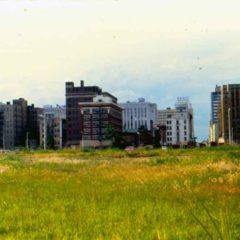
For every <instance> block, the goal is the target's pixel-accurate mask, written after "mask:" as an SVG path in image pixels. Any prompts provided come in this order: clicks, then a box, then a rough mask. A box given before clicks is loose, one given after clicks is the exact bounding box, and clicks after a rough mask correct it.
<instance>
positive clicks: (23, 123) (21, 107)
mask: <svg viewBox="0 0 240 240" xmlns="http://www.w3.org/2000/svg"><path fill="white" fill-rule="evenodd" d="M27 106H28V103H27V101H26V100H25V99H23V98H19V99H15V100H13V107H14V118H15V146H25V140H26V129H27Z"/></svg>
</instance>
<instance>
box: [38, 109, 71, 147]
mask: <svg viewBox="0 0 240 240" xmlns="http://www.w3.org/2000/svg"><path fill="white" fill-rule="evenodd" d="M40 144H41V146H43V148H44V149H47V148H63V147H64V146H65V145H66V107H65V106H59V105H57V106H56V107H53V106H51V105H46V106H44V107H43V116H42V120H41V124H40Z"/></svg>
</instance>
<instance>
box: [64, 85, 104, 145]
mask: <svg viewBox="0 0 240 240" xmlns="http://www.w3.org/2000/svg"><path fill="white" fill-rule="evenodd" d="M65 93H66V124H67V126H66V128H67V146H80V140H81V139H82V133H81V119H80V118H81V114H80V108H79V103H89V102H93V98H94V97H96V96H97V95H101V94H102V89H101V88H99V87H97V86H84V81H81V83H80V86H79V87H76V86H74V83H73V82H66V85H65Z"/></svg>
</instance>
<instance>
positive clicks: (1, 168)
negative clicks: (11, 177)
mask: <svg viewBox="0 0 240 240" xmlns="http://www.w3.org/2000/svg"><path fill="white" fill-rule="evenodd" d="M8 169H9V167H7V166H0V174H2V173H4V172H6V171H8Z"/></svg>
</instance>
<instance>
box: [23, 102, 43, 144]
mask: <svg viewBox="0 0 240 240" xmlns="http://www.w3.org/2000/svg"><path fill="white" fill-rule="evenodd" d="M42 116H43V108H38V107H35V106H34V105H33V104H32V105H30V106H28V107H27V130H26V132H27V133H26V134H27V136H28V139H27V141H28V142H27V143H26V144H27V145H28V146H29V147H30V148H37V147H39V146H40V124H41V119H42Z"/></svg>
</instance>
